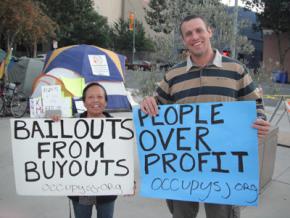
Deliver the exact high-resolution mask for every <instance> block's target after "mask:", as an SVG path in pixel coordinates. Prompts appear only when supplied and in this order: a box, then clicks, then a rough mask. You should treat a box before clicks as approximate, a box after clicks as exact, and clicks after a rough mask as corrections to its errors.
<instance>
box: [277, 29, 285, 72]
mask: <svg viewBox="0 0 290 218" xmlns="http://www.w3.org/2000/svg"><path fill="white" fill-rule="evenodd" d="M276 36H277V44H278V54H279V65H280V66H281V67H282V70H284V60H283V54H282V53H283V52H282V48H281V34H280V33H279V32H276Z"/></svg>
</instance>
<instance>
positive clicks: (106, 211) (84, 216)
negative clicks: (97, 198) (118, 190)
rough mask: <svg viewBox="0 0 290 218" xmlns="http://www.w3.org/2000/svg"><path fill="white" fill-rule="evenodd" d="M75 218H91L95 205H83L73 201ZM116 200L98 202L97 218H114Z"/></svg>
mask: <svg viewBox="0 0 290 218" xmlns="http://www.w3.org/2000/svg"><path fill="white" fill-rule="evenodd" d="M72 202H73V208H74V213H75V218H91V217H92V209H93V206H94V205H83V204H80V203H79V202H78V201H75V200H72ZM114 205H115V200H113V201H109V202H102V203H99V202H97V204H96V209H97V218H113V214H114Z"/></svg>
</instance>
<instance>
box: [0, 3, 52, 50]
mask: <svg viewBox="0 0 290 218" xmlns="http://www.w3.org/2000/svg"><path fill="white" fill-rule="evenodd" d="M0 8H1V10H0V34H1V35H2V37H3V36H4V39H5V40H6V45H7V48H10V47H12V46H14V44H17V43H18V42H27V43H30V44H32V43H37V42H38V41H40V40H45V39H47V38H49V37H53V36H54V34H55V33H54V31H55V28H56V24H55V23H54V22H53V21H52V20H51V19H50V18H49V17H48V16H47V15H46V14H45V13H44V12H43V11H42V10H41V8H40V7H39V5H38V4H36V3H35V2H33V1H31V0H1V1H0Z"/></svg>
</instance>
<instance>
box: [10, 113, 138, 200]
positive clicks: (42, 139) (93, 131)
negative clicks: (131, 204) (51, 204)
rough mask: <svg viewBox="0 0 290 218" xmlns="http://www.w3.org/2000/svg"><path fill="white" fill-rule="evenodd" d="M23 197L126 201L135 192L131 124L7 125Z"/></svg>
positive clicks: (25, 122)
mask: <svg viewBox="0 0 290 218" xmlns="http://www.w3.org/2000/svg"><path fill="white" fill-rule="evenodd" d="M10 122H11V137H12V149H13V161H14V172H15V181H16V190H17V193H18V194H21V195H124V194H132V193H133V187H134V167H133V146H134V131H133V122H132V119H130V118H120V119H119V118H102V119H101V118H99V119H63V120H60V121H59V122H53V121H52V120H48V119H47V120H45V119H11V121H10Z"/></svg>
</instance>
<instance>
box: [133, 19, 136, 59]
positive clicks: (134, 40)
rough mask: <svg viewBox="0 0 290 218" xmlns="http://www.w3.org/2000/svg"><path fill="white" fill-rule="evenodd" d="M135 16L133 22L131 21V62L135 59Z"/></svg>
mask: <svg viewBox="0 0 290 218" xmlns="http://www.w3.org/2000/svg"><path fill="white" fill-rule="evenodd" d="M135 52H136V49H135V16H134V22H133V51H132V64H133V63H134V60H135Z"/></svg>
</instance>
